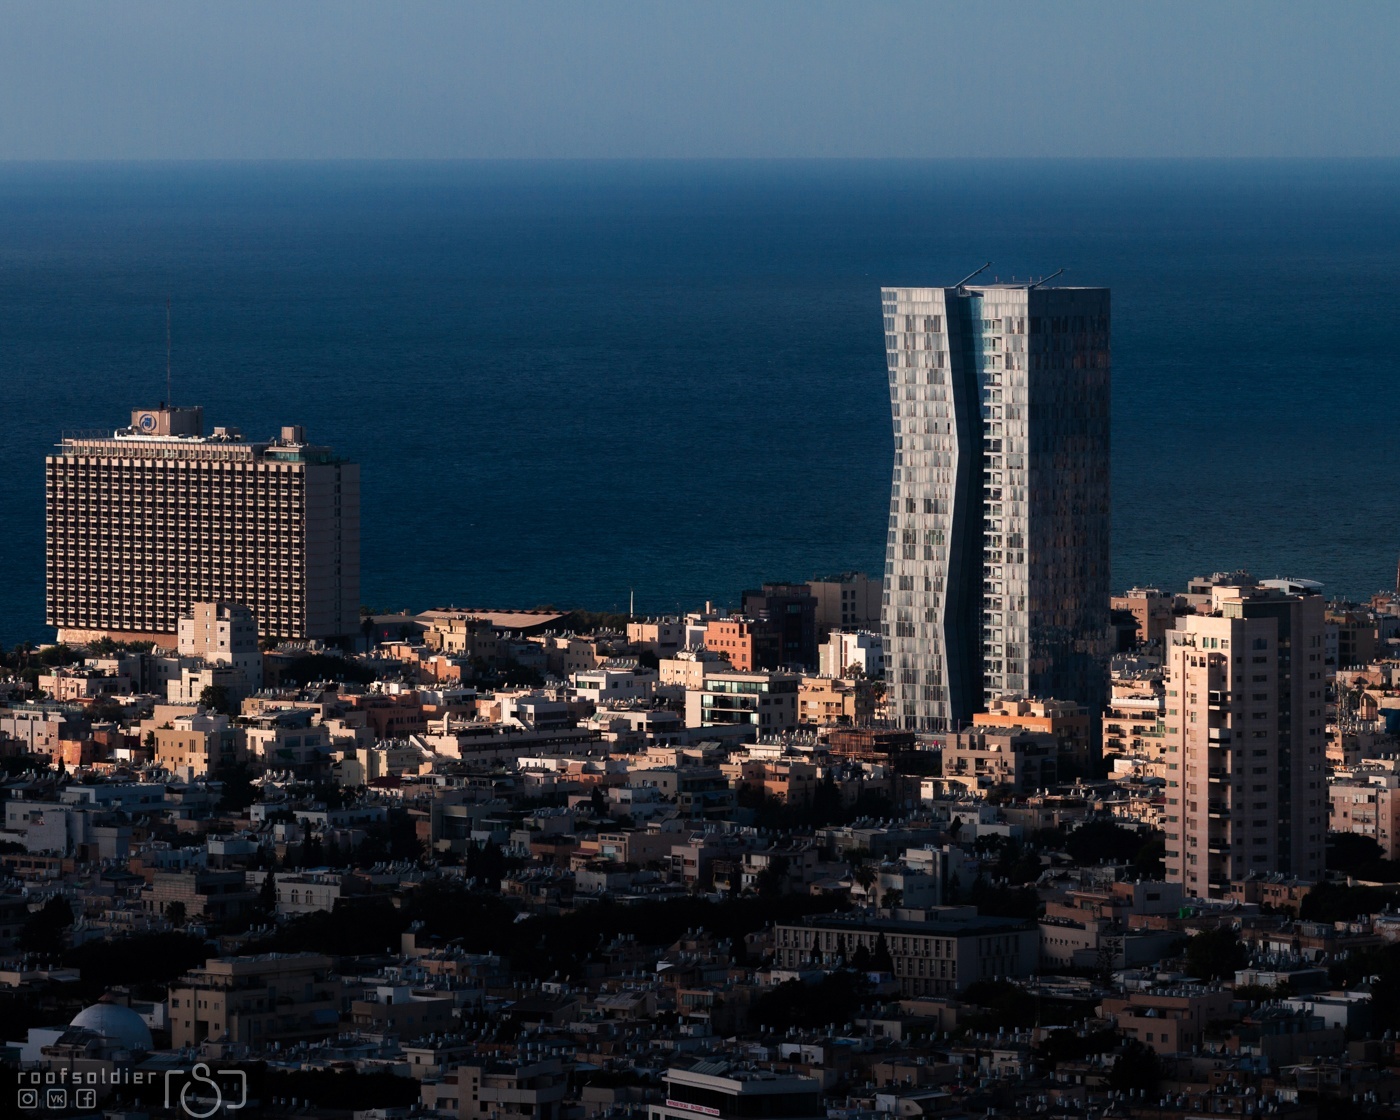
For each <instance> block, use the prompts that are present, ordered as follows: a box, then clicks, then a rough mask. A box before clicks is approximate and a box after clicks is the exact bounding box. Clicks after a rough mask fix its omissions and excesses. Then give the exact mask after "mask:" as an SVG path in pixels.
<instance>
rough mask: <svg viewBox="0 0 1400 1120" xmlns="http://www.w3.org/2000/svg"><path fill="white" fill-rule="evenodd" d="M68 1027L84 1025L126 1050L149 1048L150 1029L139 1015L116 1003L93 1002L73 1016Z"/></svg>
mask: <svg viewBox="0 0 1400 1120" xmlns="http://www.w3.org/2000/svg"><path fill="white" fill-rule="evenodd" d="M68 1025H69V1026H70V1027H84V1028H86V1029H87V1030H90V1031H92V1033H93V1034H100V1035H101V1036H102V1037H103V1038H105V1039H108V1040H109V1041H111V1042H112V1043H114V1044H115V1045H117V1046H120V1047H123V1048H124V1049H127V1050H149V1049H151V1031H150V1028H149V1027H147V1026H146V1024H145V1022H144V1021H143V1020H142V1019H141V1016H140V1015H138V1014H136V1012H134V1011H133V1010H131V1008H129V1007H123V1006H121V1004H118V1003H94V1004H93V1005H92V1006H91V1007H85V1008H83V1010H81V1011H79V1012H78V1013H77V1014H76V1015H74V1016H73V1021H72V1022H71V1023H69V1024H68Z"/></svg>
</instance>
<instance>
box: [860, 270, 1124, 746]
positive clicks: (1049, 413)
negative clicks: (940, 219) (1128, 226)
mask: <svg viewBox="0 0 1400 1120" xmlns="http://www.w3.org/2000/svg"><path fill="white" fill-rule="evenodd" d="M881 301H882V305H883V311H884V320H885V349H886V357H887V364H888V367H889V386H890V409H891V412H892V414H893V419H894V446H895V452H894V481H893V485H892V487H891V498H890V522H889V537H888V545H887V550H886V559H885V590H884V611H883V619H882V627H883V630H884V635H885V646H886V652H887V666H888V667H887V670H886V677H887V679H888V681H889V689H890V700H891V706H892V710H893V712H894V714H895V718H896V719H897V720H898V722H899V724H900V725H901V726H903V727H906V728H910V729H925V730H947V729H956V728H958V727H959V726H961V725H962V724H964V723H967V722H969V721H970V720H971V719H972V715H973V713H974V712H976V711H979V710H981V708H982V706H983V704H984V702H985V700H986V699H987V698H989V697H991V696H996V695H1003V694H1007V693H1018V694H1021V695H1024V696H1039V697H1045V698H1049V697H1053V698H1055V699H1058V700H1072V701H1076V702H1078V703H1080V704H1083V705H1085V707H1086V709H1087V710H1088V711H1090V712H1098V711H1101V710H1102V705H1103V699H1104V696H1105V693H1106V685H1105V677H1104V673H1105V667H1104V665H1103V656H1104V653H1105V643H1106V639H1107V634H1108V626H1109V409H1110V383H1109V344H1108V339H1109V293H1108V290H1107V289H1106V288H1047V287H1042V286H1038V285H1036V284H991V285H984V286H974V285H969V284H962V285H958V286H957V287H953V288H885V289H883V291H882V292H881Z"/></svg>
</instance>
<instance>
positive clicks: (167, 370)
mask: <svg viewBox="0 0 1400 1120" xmlns="http://www.w3.org/2000/svg"><path fill="white" fill-rule="evenodd" d="M165 406H166V407H167V408H173V407H174V402H173V401H171V399H170V297H169V296H166V297H165Z"/></svg>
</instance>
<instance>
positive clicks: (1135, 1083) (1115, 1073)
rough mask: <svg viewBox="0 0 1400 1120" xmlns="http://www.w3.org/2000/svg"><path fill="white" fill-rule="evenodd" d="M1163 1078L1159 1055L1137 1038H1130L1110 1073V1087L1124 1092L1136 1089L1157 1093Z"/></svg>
mask: <svg viewBox="0 0 1400 1120" xmlns="http://www.w3.org/2000/svg"><path fill="white" fill-rule="evenodd" d="M1161 1079H1162V1065H1161V1063H1160V1062H1159V1061H1158V1060H1157V1055H1156V1054H1155V1053H1153V1052H1152V1051H1151V1050H1149V1049H1148V1048H1147V1047H1146V1046H1144V1045H1143V1044H1142V1043H1141V1042H1139V1041H1137V1039H1135V1038H1134V1039H1129V1040H1128V1041H1127V1043H1126V1044H1125V1045H1124V1047H1123V1051H1122V1053H1120V1054H1119V1055H1118V1057H1117V1059H1115V1061H1114V1063H1113V1068H1112V1069H1111V1070H1110V1071H1109V1074H1108V1087H1109V1088H1110V1089H1117V1090H1118V1091H1119V1092H1123V1091H1124V1090H1126V1089H1135V1090H1138V1091H1139V1092H1144V1093H1155V1092H1156V1091H1157V1083H1158V1082H1159V1081H1160V1080H1161Z"/></svg>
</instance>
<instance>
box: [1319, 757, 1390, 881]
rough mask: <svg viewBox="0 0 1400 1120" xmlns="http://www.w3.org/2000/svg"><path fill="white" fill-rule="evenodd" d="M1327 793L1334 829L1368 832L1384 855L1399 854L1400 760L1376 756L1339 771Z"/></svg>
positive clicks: (1384, 856)
mask: <svg viewBox="0 0 1400 1120" xmlns="http://www.w3.org/2000/svg"><path fill="white" fill-rule="evenodd" d="M1327 793H1328V800H1329V802H1330V804H1329V806H1328V808H1329V816H1330V818H1331V819H1330V824H1329V827H1330V829H1331V830H1332V831H1333V832H1351V833H1354V834H1356V835H1357V836H1369V837H1370V838H1371V839H1372V840H1374V841H1375V842H1376V843H1377V844H1379V845H1380V848H1381V855H1382V857H1383V858H1385V859H1395V858H1396V857H1397V855H1400V761H1397V760H1396V759H1394V758H1388V759H1374V760H1371V761H1369V762H1367V763H1366V764H1365V765H1363V766H1361V767H1358V768H1356V769H1354V770H1350V771H1344V772H1342V773H1339V774H1336V775H1334V776H1333V779H1332V784H1331V786H1330V787H1329V788H1328V791H1327Z"/></svg>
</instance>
